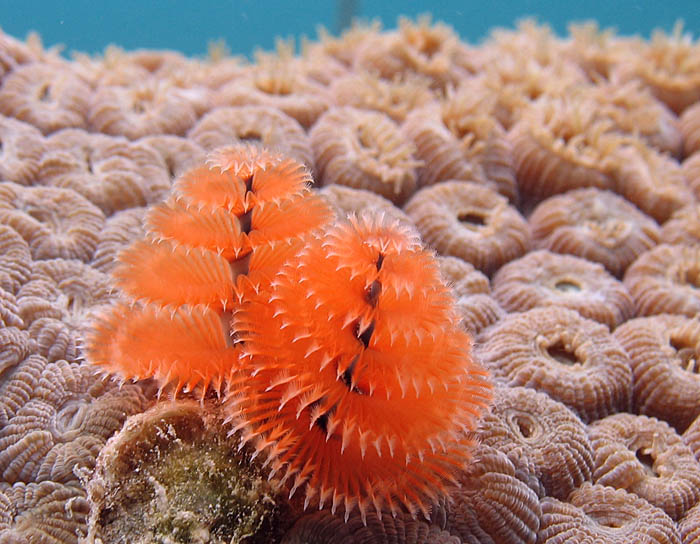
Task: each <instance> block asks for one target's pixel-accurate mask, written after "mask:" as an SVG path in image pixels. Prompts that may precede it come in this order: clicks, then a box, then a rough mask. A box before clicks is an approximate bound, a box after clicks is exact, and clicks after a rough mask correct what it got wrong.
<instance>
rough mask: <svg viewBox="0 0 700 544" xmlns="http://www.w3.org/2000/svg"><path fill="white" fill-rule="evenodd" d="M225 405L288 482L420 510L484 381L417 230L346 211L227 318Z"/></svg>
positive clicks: (442, 484)
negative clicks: (231, 362) (229, 370)
mask: <svg viewBox="0 0 700 544" xmlns="http://www.w3.org/2000/svg"><path fill="white" fill-rule="evenodd" d="M233 326H234V331H235V336H236V337H237V338H238V339H239V340H240V342H241V345H242V346H243V347H242V351H243V356H242V358H241V361H240V363H239V368H238V369H237V371H236V372H235V373H233V374H232V375H231V377H230V379H229V387H228V392H227V396H226V403H225V406H226V409H227V410H228V411H229V413H230V419H231V420H232V421H233V422H234V425H235V429H237V430H240V431H241V433H242V440H243V441H244V442H246V443H251V444H252V447H253V448H254V449H255V450H256V451H258V452H261V453H263V454H264V455H265V456H266V461H265V464H266V465H269V466H270V467H271V472H272V474H275V475H278V476H279V477H281V479H282V481H283V482H286V483H288V485H289V487H290V495H294V494H295V492H296V491H297V490H299V489H302V490H303V491H304V492H305V500H304V503H305V506H308V505H309V504H314V505H318V506H319V507H321V508H322V507H324V506H330V507H331V511H333V512H335V511H336V510H341V511H344V512H345V517H346V518H347V517H348V516H349V515H350V513H351V512H352V511H353V510H354V509H355V508H358V509H359V511H360V513H361V515H362V517H363V518H365V516H366V513H367V511H368V509H370V508H374V509H376V511H377V513H378V514H379V515H381V512H382V511H385V512H386V511H391V512H392V513H394V514H396V513H397V512H398V511H399V509H406V510H408V511H409V512H410V513H412V514H414V515H415V514H416V513H419V512H422V513H423V514H424V515H425V516H426V517H429V515H430V505H431V504H432V503H433V502H434V500H435V499H436V498H437V496H439V495H440V494H442V493H443V492H445V490H446V489H447V488H448V487H449V485H450V482H453V481H454V474H455V472H456V471H457V470H458V469H460V468H462V467H463V466H465V464H466V463H467V462H468V459H469V456H470V446H471V445H472V439H471V438H470V436H469V434H468V431H471V430H473V429H474V427H475V425H476V422H475V420H476V419H477V418H478V417H479V415H480V414H481V413H482V411H483V410H484V409H485V407H486V405H487V403H488V400H489V397H490V386H489V384H488V382H487V379H486V377H487V376H486V372H485V371H484V370H483V369H482V368H481V367H479V366H478V365H477V364H475V363H474V362H473V360H472V358H471V352H470V338H469V336H468V335H467V334H466V333H464V332H462V330H461V329H460V328H459V325H458V318H457V316H456V314H455V311H454V308H453V303H452V299H451V297H450V295H449V291H448V288H447V287H446V286H445V285H444V283H443V282H442V280H441V279H440V273H439V268H438V265H437V263H436V261H435V259H434V258H433V256H432V255H431V254H430V253H429V252H427V251H426V250H424V249H423V248H422V246H421V245H420V242H419V238H418V236H417V235H416V233H415V232H414V231H411V230H409V229H407V228H406V227H404V226H401V225H400V224H399V223H392V222H389V221H387V220H384V219H382V218H375V219H368V218H365V217H361V218H359V219H357V218H351V220H350V221H349V222H348V223H340V224H337V225H334V226H332V227H328V228H326V229H324V231H323V235H322V236H320V235H317V236H311V237H309V238H308V239H307V240H306V243H305V244H304V247H303V249H301V250H300V251H299V253H298V254H297V255H296V256H295V257H294V258H292V259H290V260H289V261H288V262H287V263H286V264H285V265H284V266H283V267H282V269H281V271H280V274H279V275H278V276H277V278H275V280H274V281H273V283H272V285H271V289H270V291H269V292H267V293H264V292H262V291H261V292H260V295H259V296H258V297H257V298H251V299H250V300H249V301H248V302H246V303H243V304H242V305H241V306H240V307H239V308H238V309H237V310H236V311H235V312H234V318H233Z"/></svg>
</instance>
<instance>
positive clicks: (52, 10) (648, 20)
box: [0, 0, 700, 55]
mask: <svg viewBox="0 0 700 544" xmlns="http://www.w3.org/2000/svg"><path fill="white" fill-rule="evenodd" d="M426 12H430V13H432V14H433V19H434V20H442V21H445V22H447V23H449V24H451V25H452V26H453V27H454V28H455V29H456V31H457V32H458V33H459V34H460V36H461V37H462V38H463V39H464V40H466V41H468V42H471V43H479V42H480V41H481V40H483V39H484V38H485V37H486V36H487V35H488V33H489V31H490V30H491V29H493V28H494V27H513V26H514V24H515V22H516V21H517V20H518V19H521V18H523V17H526V16H531V17H536V18H537V20H538V21H540V22H546V23H548V24H550V25H551V26H552V27H553V28H554V29H555V31H556V32H557V33H559V34H562V35H563V34H565V33H566V28H567V24H568V23H569V22H571V21H583V20H592V19H594V20H597V21H598V22H599V24H600V25H601V26H602V27H615V28H616V29H617V31H618V33H619V34H624V35H630V34H640V35H642V36H645V37H648V36H649V35H650V33H651V31H652V30H653V29H655V28H662V29H664V30H666V31H671V30H672V28H673V25H674V23H675V22H676V21H677V20H678V19H683V20H684V29H685V30H686V31H687V32H689V33H691V34H692V35H693V36H694V37H696V38H697V37H700V0H690V1H677V2H663V1H629V0H596V1H588V2H586V1H578V2H572V1H551V0H550V1H544V0H539V1H534V0H531V1H527V0H513V1H507V0H502V1H493V2H469V1H465V0H462V1H458V0H440V1H435V2H426V1H392V2H380V1H374V2H370V1H369V0H364V1H363V0H338V1H335V0H326V1H321V0H297V1H287V0H277V1H273V0H257V1H256V0H235V1H231V0H229V1H215V0H202V1H198V0H189V1H180V0H159V1H151V2H146V1H137V0H119V1H112V2H101V1H99V0H63V1H48V0H43V1H42V0H0V27H1V28H2V29H3V30H4V31H5V32H7V33H9V34H11V35H13V36H16V37H20V38H24V37H25V36H26V35H27V33H28V32H29V31H32V30H34V31H37V32H39V34H40V35H41V37H42V39H43V41H44V44H45V45H46V46H52V45H56V44H63V45H64V46H65V50H66V51H71V50H77V51H84V52H89V53H100V52H102V51H103V50H104V48H105V47H106V46H107V45H109V44H117V45H120V46H122V47H124V48H126V49H136V48H149V49H174V50H178V51H181V52H183V53H185V54H187V55H204V54H205V53H206V51H207V46H208V44H209V43H210V42H212V41H215V40H219V39H223V40H225V42H226V44H227V45H228V47H229V49H230V50H231V52H232V53H233V54H243V55H250V54H251V53H252V52H253V51H254V50H255V49H256V48H262V49H272V48H273V47H274V44H275V38H276V37H294V38H295V39H298V38H299V37H301V36H306V37H309V38H316V36H317V28H318V26H319V25H323V26H325V27H326V28H327V29H329V30H331V31H332V32H333V33H337V31H338V30H339V28H340V27H341V26H342V25H343V24H344V23H345V22H346V21H347V19H348V14H349V13H354V14H356V15H359V16H360V17H362V18H364V19H366V20H371V19H374V18H378V19H380V20H381V21H382V23H383V26H384V28H391V27H395V26H396V21H397V18H398V16H399V15H407V16H410V17H415V16H416V15H418V14H421V13H426Z"/></svg>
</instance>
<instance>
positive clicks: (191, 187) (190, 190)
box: [174, 166, 249, 216]
mask: <svg viewBox="0 0 700 544" xmlns="http://www.w3.org/2000/svg"><path fill="white" fill-rule="evenodd" d="M174 189H175V195H176V196H175V198H176V199H184V200H185V202H187V203H188V204H190V205H194V206H209V207H212V208H223V209H225V210H227V211H229V212H231V213H232V214H234V215H237V216H240V215H243V214H244V213H246V212H247V211H248V210H249V204H248V202H247V200H246V198H245V195H246V183H245V181H244V180H243V179H241V178H239V177H238V176H236V175H234V174H233V173H231V172H221V171H220V170H210V169H209V168H208V167H206V166H200V167H197V168H193V169H192V170H188V171H187V172H185V173H184V174H183V175H182V176H180V178H179V179H177V180H176V181H175V185H174Z"/></svg>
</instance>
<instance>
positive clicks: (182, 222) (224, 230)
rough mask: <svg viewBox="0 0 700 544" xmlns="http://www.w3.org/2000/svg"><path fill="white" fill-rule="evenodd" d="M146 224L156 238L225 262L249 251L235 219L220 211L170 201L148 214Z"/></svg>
mask: <svg viewBox="0 0 700 544" xmlns="http://www.w3.org/2000/svg"><path fill="white" fill-rule="evenodd" d="M146 224H147V226H148V228H149V230H150V232H151V234H152V236H154V237H156V238H163V239H166V240H176V241H178V242H180V243H181V244H184V245H186V246H190V247H204V248H207V249H210V250H212V251H214V252H216V253H219V254H221V256H222V257H224V258H225V259H228V260H232V259H237V258H239V257H241V256H243V255H245V254H247V253H248V252H249V251H250V244H249V243H248V238H247V236H246V235H245V234H244V233H242V232H241V225H240V222H239V220H238V218H237V217H236V216H235V215H233V214H231V213H229V212H228V211H226V210H224V209H222V208H206V209H201V208H198V207H195V206H188V205H187V204H186V203H185V202H183V201H182V200H180V201H179V202H178V201H176V200H174V199H172V198H171V199H169V200H168V201H167V202H165V203H162V204H158V205H157V206H154V207H153V208H152V209H151V210H150V211H149V213H148V215H147V217H146Z"/></svg>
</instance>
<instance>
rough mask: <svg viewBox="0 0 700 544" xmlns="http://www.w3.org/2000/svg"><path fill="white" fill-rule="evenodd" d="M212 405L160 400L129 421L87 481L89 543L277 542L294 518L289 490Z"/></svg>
mask: <svg viewBox="0 0 700 544" xmlns="http://www.w3.org/2000/svg"><path fill="white" fill-rule="evenodd" d="M211 413H212V411H211V410H207V409H206V408H203V407H202V406H201V405H200V404H198V403H196V402H194V401H177V402H167V403H163V404H159V405H157V406H155V407H154V408H151V409H150V410H148V411H147V412H145V413H143V414H139V415H137V416H134V417H132V418H130V419H129V420H127V422H126V424H125V426H124V428H123V429H122V431H121V432H120V433H119V434H117V435H116V436H114V437H113V438H112V439H110V441H109V442H108V443H107V445H106V446H105V448H104V449H103V451H102V452H101V453H100V456H99V458H98V462H97V466H96V469H95V472H94V474H93V475H92V478H91V479H90V480H89V482H88V485H87V488H88V497H89V500H90V503H91V512H90V521H89V526H88V538H87V542H94V543H102V544H109V543H117V542H129V543H134V544H145V543H157V544H161V543H162V544H178V543H188V544H189V543H191V544H200V543H201V544H205V543H212V544H219V543H221V544H223V543H226V544H229V543H239V542H240V543H245V544H248V543H250V544H256V543H259V542H275V541H278V540H279V539H280V538H281V535H282V534H283V533H284V531H285V530H286V529H287V528H288V527H289V525H290V524H291V522H292V521H293V519H292V516H291V515H290V509H289V507H288V506H287V503H286V500H285V498H284V495H280V494H279V492H278V491H279V489H278V487H277V486H276V485H275V482H269V481H268V480H267V478H266V476H265V474H264V473H263V472H262V471H261V469H260V468H259V466H258V465H257V464H255V463H254V462H252V461H251V459H250V456H249V455H248V454H247V453H246V451H245V449H244V450H242V451H238V446H237V443H236V441H235V440H233V439H231V438H229V437H227V434H226V431H225V429H223V427H222V426H221V424H220V422H218V421H217V420H215V419H214V418H213V417H212V416H211V415H209V414H211Z"/></svg>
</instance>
